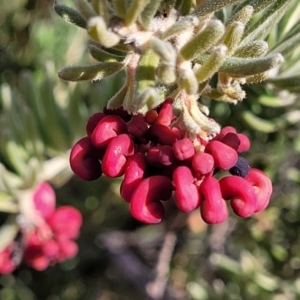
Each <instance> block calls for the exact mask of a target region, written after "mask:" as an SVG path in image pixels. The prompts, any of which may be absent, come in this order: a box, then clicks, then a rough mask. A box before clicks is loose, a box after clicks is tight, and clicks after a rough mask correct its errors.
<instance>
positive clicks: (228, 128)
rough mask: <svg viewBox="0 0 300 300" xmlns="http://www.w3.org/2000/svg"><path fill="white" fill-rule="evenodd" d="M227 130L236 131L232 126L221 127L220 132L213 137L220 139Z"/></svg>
mask: <svg viewBox="0 0 300 300" xmlns="http://www.w3.org/2000/svg"><path fill="white" fill-rule="evenodd" d="M229 132H232V133H236V129H235V128H234V127H232V126H225V127H223V128H222V129H221V131H220V133H219V134H218V135H217V136H216V137H215V140H217V141H221V140H222V139H223V138H224V136H225V135H226V134H227V133H229Z"/></svg>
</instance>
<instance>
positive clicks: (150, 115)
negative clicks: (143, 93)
mask: <svg viewBox="0 0 300 300" xmlns="http://www.w3.org/2000/svg"><path fill="white" fill-rule="evenodd" d="M157 116H158V113H157V111H156V110H155V109H151V110H149V111H148V112H147V113H146V115H145V121H146V122H147V123H148V124H153V123H154V122H155V121H156V119H157Z"/></svg>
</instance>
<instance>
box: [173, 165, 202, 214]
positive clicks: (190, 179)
mask: <svg viewBox="0 0 300 300" xmlns="http://www.w3.org/2000/svg"><path fill="white" fill-rule="evenodd" d="M194 181H195V179H194V176H193V174H192V172H191V170H190V169H189V168H188V167H186V166H180V167H177V168H176V169H175V171H174V172H173V182H174V185H175V203H176V206H177V207H178V208H179V209H180V210H181V211H183V212H190V211H192V210H194V209H196V208H197V207H198V206H199V205H200V201H201V198H200V194H199V192H198V188H197V186H196V185H195V184H194Z"/></svg>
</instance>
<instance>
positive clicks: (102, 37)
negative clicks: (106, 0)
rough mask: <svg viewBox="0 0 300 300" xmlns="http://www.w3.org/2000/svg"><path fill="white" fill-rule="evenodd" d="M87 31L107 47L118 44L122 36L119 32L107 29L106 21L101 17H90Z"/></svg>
mask: <svg viewBox="0 0 300 300" xmlns="http://www.w3.org/2000/svg"><path fill="white" fill-rule="evenodd" d="M87 31H88V34H89V36H90V37H91V38H92V39H93V40H95V41H96V42H98V43H99V44H101V45H102V46H104V47H107V48H110V47H113V46H115V45H117V44H118V43H119V41H120V37H119V36H118V35H117V34H115V33H113V32H111V31H109V30H108V29H107V27H106V23H105V21H104V19H103V18H101V17H93V18H91V19H89V21H88V24H87Z"/></svg>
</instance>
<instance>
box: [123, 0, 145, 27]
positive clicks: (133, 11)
mask: <svg viewBox="0 0 300 300" xmlns="http://www.w3.org/2000/svg"><path fill="white" fill-rule="evenodd" d="M149 2H150V0H132V1H131V3H130V6H129V8H128V10H127V11H126V16H125V20H124V21H125V24H126V25H127V26H130V25H131V24H133V23H134V22H136V21H137V19H138V17H139V16H140V14H141V13H142V11H143V10H144V9H145V8H146V6H147V5H148V3H149Z"/></svg>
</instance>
